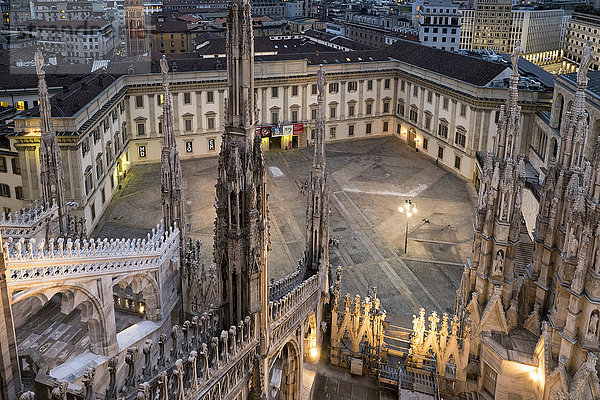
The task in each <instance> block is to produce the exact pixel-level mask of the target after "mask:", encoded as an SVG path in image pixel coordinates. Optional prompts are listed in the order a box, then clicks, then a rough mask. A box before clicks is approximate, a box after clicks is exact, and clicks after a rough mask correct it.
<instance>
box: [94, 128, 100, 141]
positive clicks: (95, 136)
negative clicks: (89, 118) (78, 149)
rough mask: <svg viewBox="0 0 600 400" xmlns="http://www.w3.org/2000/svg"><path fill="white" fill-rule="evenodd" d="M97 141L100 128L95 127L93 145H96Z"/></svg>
mask: <svg viewBox="0 0 600 400" xmlns="http://www.w3.org/2000/svg"><path fill="white" fill-rule="evenodd" d="M98 140H100V127H99V126H98V127H96V129H94V144H96V143H97V142H98Z"/></svg>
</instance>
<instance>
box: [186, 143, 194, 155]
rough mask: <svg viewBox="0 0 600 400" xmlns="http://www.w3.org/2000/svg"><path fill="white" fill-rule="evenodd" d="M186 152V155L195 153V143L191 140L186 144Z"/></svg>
mask: <svg viewBox="0 0 600 400" xmlns="http://www.w3.org/2000/svg"><path fill="white" fill-rule="evenodd" d="M185 152H186V153H193V152H194V142H192V141H191V140H188V141H186V142H185Z"/></svg>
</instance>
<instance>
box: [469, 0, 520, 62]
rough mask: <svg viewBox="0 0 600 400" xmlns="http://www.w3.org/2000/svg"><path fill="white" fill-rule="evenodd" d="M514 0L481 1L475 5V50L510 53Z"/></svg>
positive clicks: (473, 46)
mask: <svg viewBox="0 0 600 400" xmlns="http://www.w3.org/2000/svg"><path fill="white" fill-rule="evenodd" d="M511 9H512V0H480V1H478V2H477V4H476V5H475V21H474V35H473V45H472V48H473V49H474V50H479V49H489V48H491V49H492V50H495V51H498V52H500V53H510V52H511V43H510V28H511Z"/></svg>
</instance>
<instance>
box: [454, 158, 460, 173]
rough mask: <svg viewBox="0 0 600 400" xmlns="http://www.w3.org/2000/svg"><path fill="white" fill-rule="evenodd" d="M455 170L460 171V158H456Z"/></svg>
mask: <svg viewBox="0 0 600 400" xmlns="http://www.w3.org/2000/svg"><path fill="white" fill-rule="evenodd" d="M454 168H456V169H458V170H460V157H459V156H454Z"/></svg>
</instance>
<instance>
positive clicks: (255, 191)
mask: <svg viewBox="0 0 600 400" xmlns="http://www.w3.org/2000/svg"><path fill="white" fill-rule="evenodd" d="M228 9H229V14H228V17H227V45H226V46H227V99H226V102H225V117H224V127H225V132H224V133H223V135H222V142H221V151H220V154H219V163H218V177H217V184H216V204H215V207H216V212H217V217H216V220H215V242H214V258H215V263H216V265H217V271H218V274H219V281H220V288H219V290H220V297H221V306H220V311H219V314H220V318H221V322H222V326H223V327H229V326H231V325H237V323H239V321H241V320H243V319H244V318H245V317H246V316H251V317H252V318H254V323H255V326H260V327H261V329H265V330H266V327H267V323H266V310H267V302H268V293H267V290H268V289H267V288H268V286H267V277H268V265H267V256H268V255H267V252H268V246H269V233H268V219H267V202H266V200H267V194H266V182H265V181H266V179H265V165H264V159H263V154H262V148H261V139H260V137H258V136H255V130H256V123H255V116H256V111H255V105H254V38H253V32H252V19H251V12H250V2H249V1H248V0H232V1H230V3H229V7H228ZM261 310H262V311H263V312H261ZM255 332H256V330H255ZM260 334H261V335H262V336H264V337H265V338H266V336H267V332H266V331H264V332H261V333H260Z"/></svg>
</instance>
